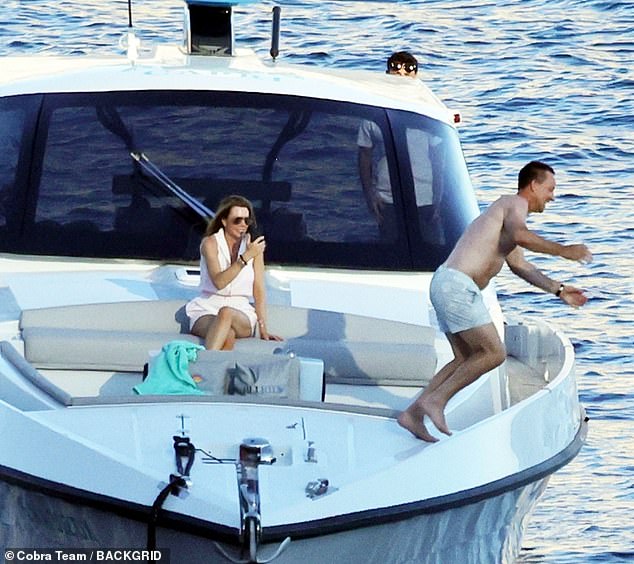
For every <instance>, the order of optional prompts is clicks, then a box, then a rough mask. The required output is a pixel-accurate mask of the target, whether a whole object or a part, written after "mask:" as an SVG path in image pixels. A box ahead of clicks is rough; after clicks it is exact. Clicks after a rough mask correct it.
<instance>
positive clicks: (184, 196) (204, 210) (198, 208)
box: [130, 151, 216, 220]
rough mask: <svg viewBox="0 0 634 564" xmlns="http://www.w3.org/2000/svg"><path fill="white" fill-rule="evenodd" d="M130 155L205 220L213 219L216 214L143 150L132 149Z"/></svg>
mask: <svg viewBox="0 0 634 564" xmlns="http://www.w3.org/2000/svg"><path fill="white" fill-rule="evenodd" d="M130 156H131V157H132V158H133V159H134V160H135V161H136V162H137V163H138V164H139V166H140V167H141V170H142V171H143V172H145V173H147V174H148V175H149V176H151V177H152V178H153V179H154V180H156V181H157V182H158V184H159V185H160V186H161V188H163V189H164V190H165V191H166V192H168V193H169V194H172V195H173V196H176V197H177V198H178V199H179V200H180V201H181V202H183V203H184V204H185V205H186V206H187V207H189V208H190V209H191V210H193V211H194V212H196V213H197V214H198V215H199V216H200V217H202V218H203V219H204V220H209V219H212V218H213V217H214V216H215V215H216V214H215V213H214V212H213V211H212V210H210V209H209V208H208V207H207V206H205V205H204V204H202V203H200V202H199V201H198V200H197V199H196V198H194V197H193V196H192V195H191V194H189V193H188V192H186V191H185V190H183V189H182V188H181V187H180V186H179V185H178V184H176V182H174V181H173V180H171V179H170V178H169V177H168V176H167V175H166V174H165V173H164V172H163V171H162V170H161V169H160V168H159V167H157V166H156V165H155V164H154V163H153V162H152V161H150V159H148V158H147V157H146V156H145V154H144V153H142V152H141V151H131V152H130Z"/></svg>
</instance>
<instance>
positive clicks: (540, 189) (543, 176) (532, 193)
mask: <svg viewBox="0 0 634 564" xmlns="http://www.w3.org/2000/svg"><path fill="white" fill-rule="evenodd" d="M554 192H555V171H554V170H553V168H552V167H551V166H549V165H547V164H546V163H542V162H540V161H531V162H530V163H528V164H526V165H524V166H523V167H522V168H521V170H520V172H519V174H518V175H517V193H518V194H520V195H522V196H524V197H526V199H527V200H528V203H529V211H531V212H535V211H537V212H542V211H544V208H545V207H546V204H547V203H548V202H552V201H553V200H554V199H555V195H554Z"/></svg>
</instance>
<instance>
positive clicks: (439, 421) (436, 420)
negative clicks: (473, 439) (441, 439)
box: [420, 394, 451, 435]
mask: <svg viewBox="0 0 634 564" xmlns="http://www.w3.org/2000/svg"><path fill="white" fill-rule="evenodd" d="M420 407H421V409H422V410H423V411H424V412H425V413H426V414H427V415H428V416H429V418H430V419H431V422H432V423H433V424H434V425H435V426H436V428H437V429H438V430H439V431H440V432H441V433H444V434H445V435H451V431H450V430H449V427H448V426H447V421H446V420H445V411H444V405H441V404H439V403H436V402H435V401H434V400H433V394H432V399H430V397H429V396H427V397H426V398H422V397H421V399H420Z"/></svg>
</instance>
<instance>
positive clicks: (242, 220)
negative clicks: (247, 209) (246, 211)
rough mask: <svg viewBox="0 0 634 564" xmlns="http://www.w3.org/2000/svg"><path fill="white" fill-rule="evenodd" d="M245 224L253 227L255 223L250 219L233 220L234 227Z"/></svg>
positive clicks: (236, 218) (235, 218) (239, 218)
mask: <svg viewBox="0 0 634 564" xmlns="http://www.w3.org/2000/svg"><path fill="white" fill-rule="evenodd" d="M243 222H244V223H245V225H251V224H252V223H253V220H252V219H251V218H250V217H234V218H233V219H232V220H231V223H232V224H233V225H240V224H241V223H243Z"/></svg>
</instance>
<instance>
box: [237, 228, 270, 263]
mask: <svg viewBox="0 0 634 564" xmlns="http://www.w3.org/2000/svg"><path fill="white" fill-rule="evenodd" d="M265 248H266V242H265V241H264V235H260V236H259V237H258V238H257V239H255V240H254V241H251V235H250V234H247V250H246V251H244V253H242V256H243V257H244V259H245V260H247V261H249V260H251V259H254V258H255V257H257V256H259V255H261V254H262V253H264V249H265Z"/></svg>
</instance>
